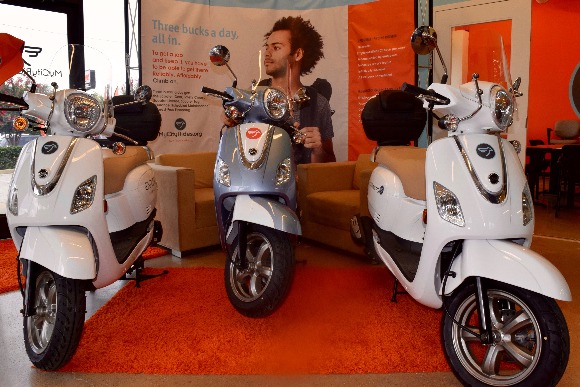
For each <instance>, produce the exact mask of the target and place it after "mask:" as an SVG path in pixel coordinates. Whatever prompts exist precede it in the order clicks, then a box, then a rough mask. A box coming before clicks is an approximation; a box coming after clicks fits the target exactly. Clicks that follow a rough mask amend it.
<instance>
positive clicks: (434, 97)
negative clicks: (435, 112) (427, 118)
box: [401, 82, 451, 105]
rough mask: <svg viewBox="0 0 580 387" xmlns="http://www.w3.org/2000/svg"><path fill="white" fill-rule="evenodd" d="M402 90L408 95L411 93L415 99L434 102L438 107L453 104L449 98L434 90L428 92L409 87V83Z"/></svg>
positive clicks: (419, 88) (405, 83) (416, 87)
mask: <svg viewBox="0 0 580 387" xmlns="http://www.w3.org/2000/svg"><path fill="white" fill-rule="evenodd" d="M401 90H402V91H404V92H407V93H411V94H413V95H414V96H415V97H422V98H423V99H425V100H427V101H430V102H433V103H434V104H436V105H449V104H450V103H451V100H450V99H449V98H447V97H445V96H444V95H441V94H439V93H436V92H435V91H434V90H430V89H429V90H427V89H423V88H421V87H418V86H414V85H409V84H408V83H407V82H404V83H403V86H401Z"/></svg>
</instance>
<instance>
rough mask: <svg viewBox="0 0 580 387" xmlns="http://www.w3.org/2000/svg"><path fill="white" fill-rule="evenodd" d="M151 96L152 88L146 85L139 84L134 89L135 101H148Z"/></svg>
mask: <svg viewBox="0 0 580 387" xmlns="http://www.w3.org/2000/svg"><path fill="white" fill-rule="evenodd" d="M152 96H153V90H151V88H150V87H149V86H147V85H143V86H139V87H138V88H137V90H135V96H134V97H135V101H149V100H150V99H151V97H152Z"/></svg>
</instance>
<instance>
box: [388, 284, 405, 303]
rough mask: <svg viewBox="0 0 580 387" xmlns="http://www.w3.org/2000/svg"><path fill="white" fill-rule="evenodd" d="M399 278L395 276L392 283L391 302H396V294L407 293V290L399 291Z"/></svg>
mask: <svg viewBox="0 0 580 387" xmlns="http://www.w3.org/2000/svg"><path fill="white" fill-rule="evenodd" d="M398 289H399V280H398V279H396V278H395V284H394V285H393V295H392V296H391V302H395V303H396V302H397V294H407V292H399V291H398Z"/></svg>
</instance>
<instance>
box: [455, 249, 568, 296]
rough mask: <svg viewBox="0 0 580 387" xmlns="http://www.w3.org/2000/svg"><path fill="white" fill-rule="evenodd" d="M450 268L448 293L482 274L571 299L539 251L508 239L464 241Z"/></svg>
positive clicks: (554, 268) (555, 269) (566, 287)
mask: <svg viewBox="0 0 580 387" xmlns="http://www.w3.org/2000/svg"><path fill="white" fill-rule="evenodd" d="M451 270H452V271H453V272H455V273H456V275H455V278H453V277H451V276H449V278H448V279H447V284H446V287H445V293H447V294H449V293H451V292H452V291H453V290H455V289H456V288H457V287H458V286H459V285H461V283H463V281H464V280H465V279H466V278H468V277H484V278H489V279H492V280H495V281H499V282H504V283H507V284H510V285H514V286H518V287H520V288H522V289H527V290H530V291H533V292H536V293H540V294H543V295H545V296H548V297H551V298H554V299H557V300H562V301H571V300H572V294H571V292H570V288H569V287H568V283H567V282H566V280H565V279H564V276H563V275H562V274H561V273H560V272H559V271H558V269H557V268H556V267H555V266H554V265H552V263H550V262H549V261H548V260H547V259H545V258H544V257H542V256H541V255H540V254H538V253H536V252H534V251H532V250H530V249H528V248H525V247H523V246H520V245H518V244H516V243H513V242H509V241H502V240H466V241H464V243H463V251H462V252H461V254H460V255H459V256H458V257H457V258H456V260H455V261H454V264H453V266H452V268H451Z"/></svg>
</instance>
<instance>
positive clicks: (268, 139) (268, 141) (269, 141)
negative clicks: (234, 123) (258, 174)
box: [237, 125, 274, 169]
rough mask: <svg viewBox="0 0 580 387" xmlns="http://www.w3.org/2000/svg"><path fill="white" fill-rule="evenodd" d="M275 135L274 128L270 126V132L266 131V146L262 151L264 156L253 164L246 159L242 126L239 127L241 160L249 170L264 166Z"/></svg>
mask: <svg viewBox="0 0 580 387" xmlns="http://www.w3.org/2000/svg"><path fill="white" fill-rule="evenodd" d="M273 134H274V126H272V125H268V130H267V131H266V136H267V137H266V142H265V144H264V148H263V149H262V155H261V156H260V158H259V159H258V160H256V161H254V162H253V163H252V162H251V161H250V160H248V159H247V158H246V154H245V152H244V144H243V143H242V132H241V126H240V125H238V130H237V136H238V149H239V150H240V158H241V159H242V163H243V164H244V166H245V167H246V168H248V169H258V168H260V167H261V166H262V164H263V163H264V161H265V160H266V155H267V154H268V152H269V151H270V145H271V144H272V137H273Z"/></svg>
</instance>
